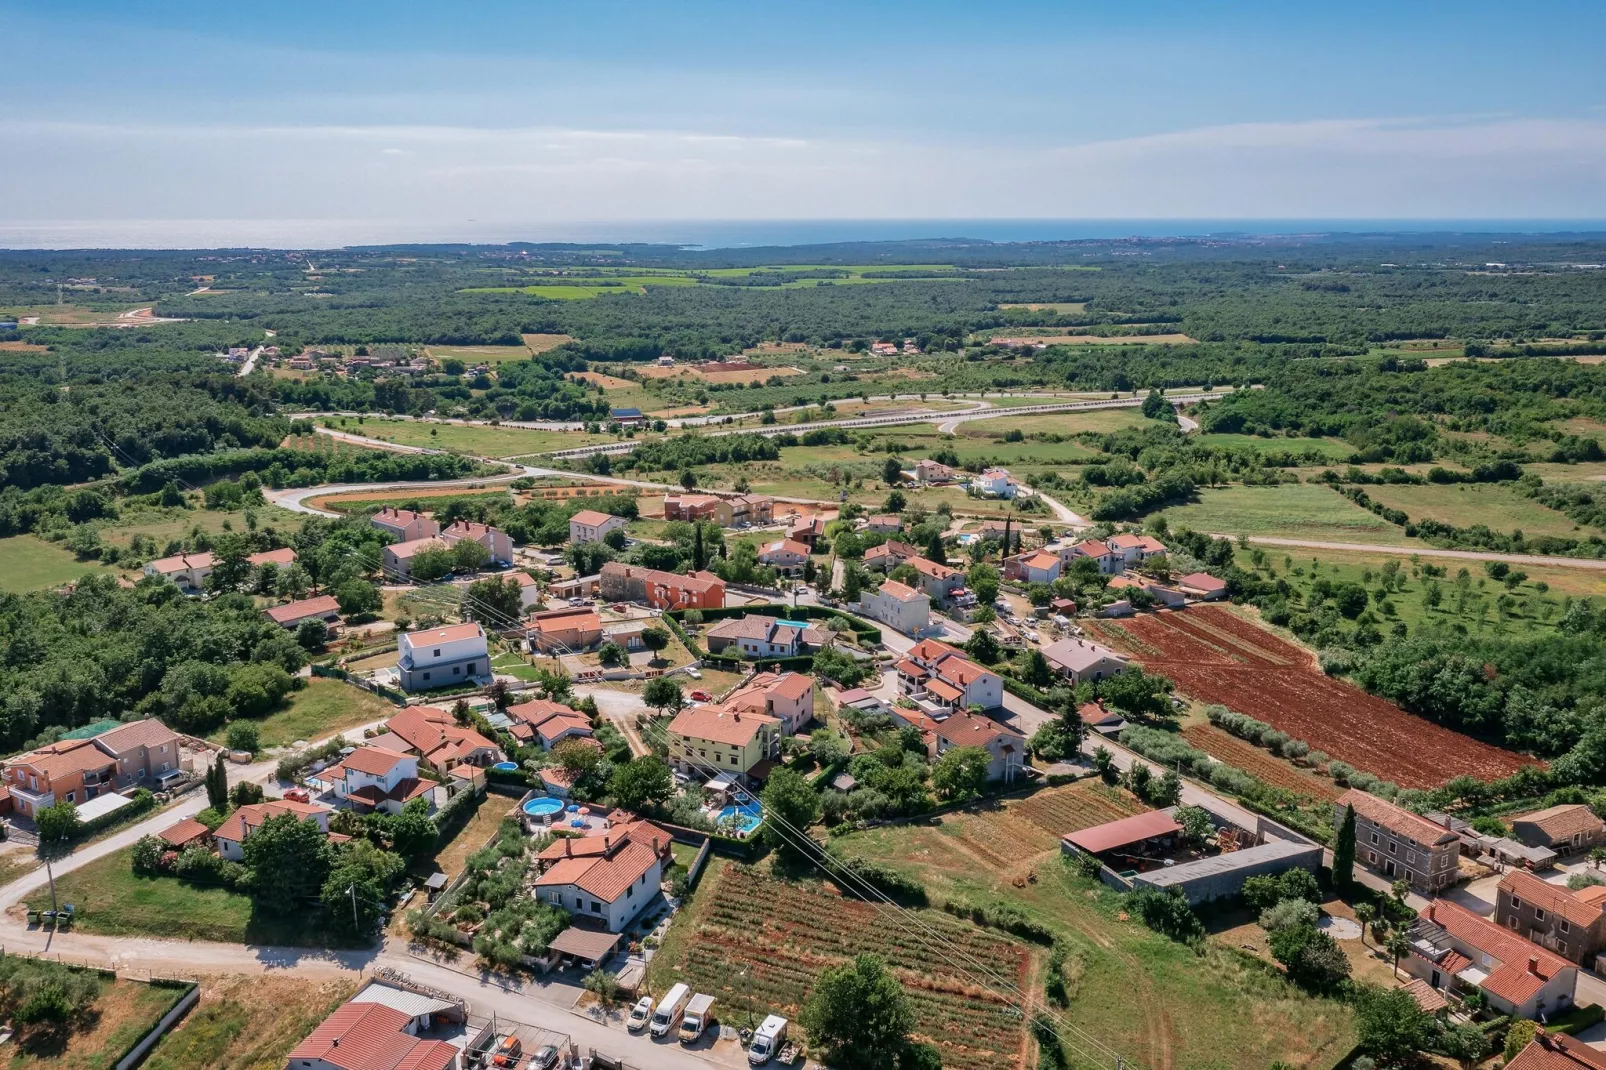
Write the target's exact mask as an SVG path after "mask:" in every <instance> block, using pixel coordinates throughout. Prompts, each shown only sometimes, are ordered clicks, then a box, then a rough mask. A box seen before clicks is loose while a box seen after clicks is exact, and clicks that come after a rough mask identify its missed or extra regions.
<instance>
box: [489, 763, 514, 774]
mask: <svg viewBox="0 0 1606 1070" xmlns="http://www.w3.org/2000/svg"><path fill="white" fill-rule="evenodd" d="M491 768H492V769H495V770H496V771H497V772H499V773H516V772H518V769H519V763H518V762H497V763H496V764H495V765H493V766H491Z"/></svg>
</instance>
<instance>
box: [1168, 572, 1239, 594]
mask: <svg viewBox="0 0 1606 1070" xmlns="http://www.w3.org/2000/svg"><path fill="white" fill-rule="evenodd" d="M1177 586H1179V587H1192V588H1193V589H1194V590H1196V591H1225V590H1226V589H1227V581H1225V580H1218V579H1216V578H1215V577H1214V576H1212V575H1210V573H1208V572H1190V573H1188V574H1187V575H1186V576H1183V577H1181V578H1179V579H1178V580H1177Z"/></svg>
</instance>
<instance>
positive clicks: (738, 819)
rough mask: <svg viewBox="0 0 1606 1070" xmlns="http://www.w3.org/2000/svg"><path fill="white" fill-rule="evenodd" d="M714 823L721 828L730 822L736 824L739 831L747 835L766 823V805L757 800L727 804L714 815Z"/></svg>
mask: <svg viewBox="0 0 1606 1070" xmlns="http://www.w3.org/2000/svg"><path fill="white" fill-rule="evenodd" d="M714 823H715V824H716V825H719V826H720V827H721V828H724V827H725V826H726V825H728V824H729V825H734V826H735V828H736V831H737V832H740V833H741V834H742V835H743V836H746V835H747V834H748V833H750V832H752V831H753V830H754V829H756V828H758V826H760V825H762V824H763V823H764V807H763V806H762V805H761V804H759V803H756V802H746V803H742V804H741V805H740V806H727V807H725V808H724V809H722V810H720V812H719V813H718V814H715V815H714Z"/></svg>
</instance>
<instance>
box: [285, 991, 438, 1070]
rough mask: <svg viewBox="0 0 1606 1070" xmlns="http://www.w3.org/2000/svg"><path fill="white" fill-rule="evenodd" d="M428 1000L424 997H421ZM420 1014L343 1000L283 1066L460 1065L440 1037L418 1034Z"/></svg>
mask: <svg viewBox="0 0 1606 1070" xmlns="http://www.w3.org/2000/svg"><path fill="white" fill-rule="evenodd" d="M426 1002H427V1001H426ZM419 1029H420V1025H419V1020H418V1018H417V1017H416V1016H414V1015H413V1014H411V1013H409V1012H408V1011H401V1010H397V1009H396V1008H394V1007H387V1006H385V1005H384V1004H382V1003H358V1002H355V1001H354V1002H351V1003H343V1004H341V1005H340V1006H338V1007H336V1008H335V1009H334V1012H333V1013H331V1014H330V1015H329V1017H327V1018H325V1019H324V1020H323V1021H322V1022H320V1023H319V1024H318V1028H316V1029H314V1030H313V1031H312V1033H311V1034H310V1035H309V1036H308V1037H307V1039H305V1040H303V1041H302V1042H301V1043H299V1044H297V1045H296V1046H295V1047H294V1048H292V1049H290V1054H289V1055H288V1056H286V1057H285V1064H284V1067H285V1070H460V1067H462V1066H463V1061H462V1057H461V1055H460V1054H459V1050H458V1048H457V1047H456V1046H454V1045H452V1044H448V1043H446V1042H445V1041H444V1040H420V1039H418V1037H417V1035H416V1034H417V1032H418V1031H419Z"/></svg>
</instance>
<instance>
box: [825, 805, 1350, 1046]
mask: <svg viewBox="0 0 1606 1070" xmlns="http://www.w3.org/2000/svg"><path fill="white" fill-rule="evenodd" d="M1139 809H1141V807H1139V806H1138V805H1137V804H1136V803H1135V801H1134V800H1132V799H1131V798H1130V796H1127V795H1126V794H1125V793H1124V792H1117V791H1114V790H1112V789H1107V788H1104V787H1103V786H1102V785H1098V784H1093V783H1087V782H1083V783H1081V784H1077V785H1075V786H1071V787H1066V788H1056V789H1049V790H1047V791H1041V792H1038V793H1037V794H1036V795H1033V796H1031V797H1030V798H1029V799H1027V800H1024V801H1018V802H1010V803H1006V804H1001V805H1000V804H989V805H986V806H981V807H977V808H974V809H972V810H967V811H962V812H960V813H957V814H947V815H943V816H942V817H941V818H938V819H935V820H933V821H929V822H925V823H919V824H911V825H903V826H895V827H894V826H888V827H883V828H878V829H872V830H870V831H867V832H860V833H854V834H851V835H848V836H843V837H841V838H839V839H837V840H835V841H834V842H835V843H836V844H838V845H839V846H840V848H841V849H842V850H843V852H844V853H845V854H847V855H848V856H849V857H854V858H865V859H870V860H874V861H877V862H880V863H882V864H885V865H888V866H891V867H892V868H894V869H897V870H899V871H901V872H904V873H907V874H909V875H911V876H915V877H917V878H918V879H920V880H922V881H923V882H924V883H925V884H926V887H927V889H928V892H929V893H930V894H931V895H932V896H933V897H934V898H935V899H937V900H938V901H943V900H952V899H956V898H957V899H963V900H966V901H968V902H970V903H975V904H982V903H997V904H1006V905H1010V906H1014V907H1018V908H1019V909H1021V910H1023V911H1025V912H1026V913H1027V914H1028V915H1030V916H1031V917H1032V918H1034V919H1035V920H1037V921H1040V922H1042V923H1043V924H1046V925H1048V926H1050V927H1051V928H1052V929H1053V930H1054V931H1055V933H1056V934H1057V935H1058V936H1059V938H1060V939H1061V940H1062V941H1064V942H1065V943H1066V945H1067V946H1068V947H1069V949H1070V956H1069V965H1070V966H1071V970H1070V972H1071V973H1073V974H1074V975H1075V978H1074V981H1073V982H1072V983H1071V984H1070V986H1069V987H1070V988H1071V989H1072V996H1071V1001H1070V1007H1069V1009H1068V1010H1066V1011H1063V1012H1060V1013H1062V1014H1063V1016H1064V1018H1065V1020H1066V1021H1067V1022H1068V1023H1069V1024H1071V1025H1074V1026H1076V1027H1077V1028H1079V1029H1082V1030H1084V1031H1086V1032H1087V1033H1089V1034H1091V1035H1092V1036H1093V1037H1095V1038H1097V1039H1098V1040H1099V1041H1101V1042H1102V1043H1105V1044H1108V1045H1110V1046H1111V1047H1113V1048H1115V1049H1116V1050H1117V1051H1119V1052H1120V1053H1121V1054H1122V1056H1124V1057H1125V1059H1126V1060H1127V1063H1128V1065H1132V1066H1152V1067H1188V1068H1190V1070H1237V1068H1240V1067H1248V1066H1266V1065H1269V1064H1270V1063H1272V1062H1273V1061H1275V1060H1279V1059H1280V1060H1283V1061H1286V1062H1287V1063H1289V1064H1290V1065H1293V1066H1313V1067H1325V1066H1331V1065H1333V1064H1334V1063H1335V1062H1336V1061H1337V1060H1338V1058H1339V1056H1340V1055H1342V1054H1344V1053H1345V1052H1347V1051H1348V1050H1349V1047H1350V1045H1351V1044H1352V1043H1353V1042H1354V1032H1353V1028H1352V1026H1351V1024H1350V1014H1349V1011H1348V1010H1347V1009H1346V1008H1345V1007H1344V1006H1343V1004H1341V1003H1339V1002H1337V1001H1331V1000H1324V999H1314V998H1311V997H1309V996H1306V995H1304V994H1303V993H1301V992H1300V991H1298V990H1297V989H1295V988H1294V987H1293V986H1291V985H1289V984H1287V983H1286V982H1285V981H1284V980H1283V979H1282V977H1281V976H1280V974H1278V973H1277V972H1276V971H1275V970H1274V969H1271V968H1268V967H1266V966H1265V965H1263V964H1261V963H1259V962H1255V961H1252V960H1251V959H1250V958H1248V957H1247V956H1244V955H1242V954H1240V953H1239V952H1237V951H1236V950H1235V949H1233V948H1230V947H1222V946H1219V945H1216V944H1208V945H1206V947H1205V949H1204V951H1203V953H1202V954H1198V955H1196V954H1195V953H1194V951H1193V950H1191V949H1190V948H1187V947H1185V946H1182V945H1180V944H1176V943H1174V942H1172V941H1170V940H1167V939H1165V938H1164V937H1161V936H1158V935H1156V934H1154V933H1152V932H1150V931H1149V930H1148V929H1147V928H1145V927H1144V926H1143V925H1142V924H1141V923H1140V922H1138V921H1137V920H1136V919H1129V918H1128V917H1127V916H1126V915H1125V914H1124V913H1122V911H1121V907H1122V897H1121V896H1120V895H1118V894H1117V893H1116V892H1115V891H1114V890H1113V889H1110V888H1107V887H1105V886H1104V885H1102V884H1100V883H1099V882H1097V881H1089V880H1086V879H1084V878H1081V877H1078V876H1076V875H1075V874H1074V873H1073V872H1072V871H1071V869H1070V867H1069V866H1067V865H1066V864H1065V863H1064V862H1063V861H1062V860H1061V858H1060V853H1059V835H1060V834H1061V833H1062V832H1064V831H1072V829H1073V828H1074V827H1088V826H1089V825H1091V824H1094V823H1097V822H1100V821H1107V820H1111V819H1113V818H1115V817H1119V816H1121V815H1122V814H1124V813H1132V812H1136V811H1137V810H1139ZM1023 878H1024V879H1023ZM1017 880H1019V881H1020V883H1019V885H1018V886H1017V884H1016V881H1017ZM1074 1065H1078V1066H1080V1065H1083V1064H1081V1063H1077V1064H1074Z"/></svg>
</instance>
